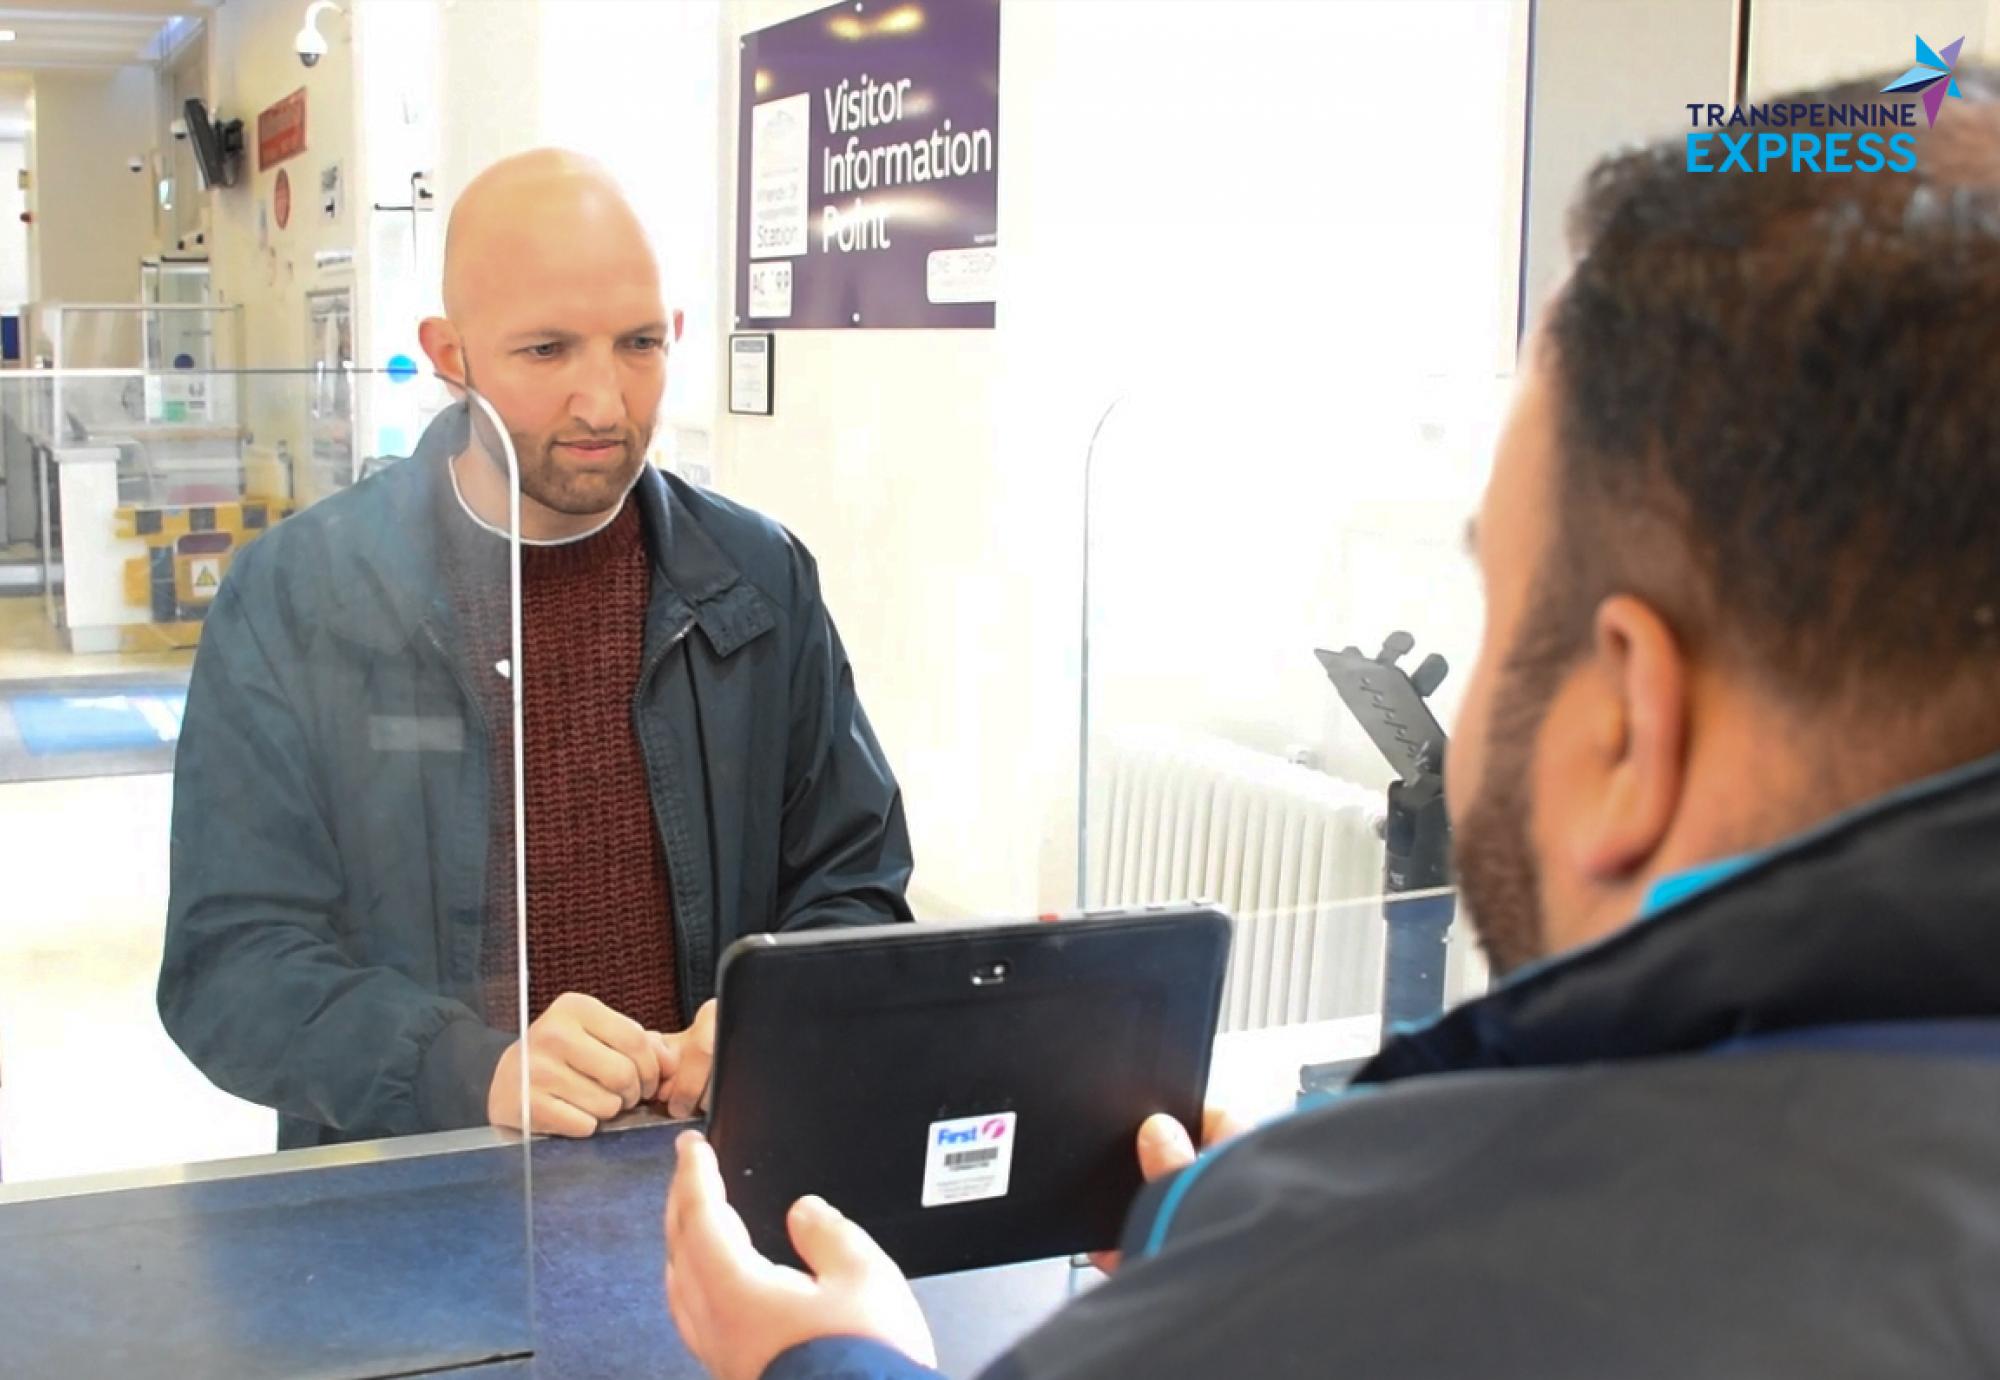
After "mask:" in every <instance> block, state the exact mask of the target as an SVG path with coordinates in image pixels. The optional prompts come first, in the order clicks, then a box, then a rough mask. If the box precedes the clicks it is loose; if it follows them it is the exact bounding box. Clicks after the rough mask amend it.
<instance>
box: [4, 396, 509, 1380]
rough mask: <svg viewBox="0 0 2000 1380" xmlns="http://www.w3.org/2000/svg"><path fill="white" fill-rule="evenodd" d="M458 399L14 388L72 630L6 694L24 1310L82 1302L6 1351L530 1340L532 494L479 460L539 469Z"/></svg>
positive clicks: (241, 1364) (170, 1353)
mask: <svg viewBox="0 0 2000 1380" xmlns="http://www.w3.org/2000/svg"><path fill="white" fill-rule="evenodd" d="M454 397H459V398H462V397H463V394H462V393H461V392H459V391H458V390H453V389H450V388H447V387H446V386H445V385H444V384H442V383H441V382H440V381H438V380H436V379H433V378H430V377H427V376H426V377H417V376H410V375H395V376H391V375H389V374H386V373H367V372H357V371H337V372H329V371H317V372H312V373H306V372H287V371H238V372H215V371H207V372H204V371H198V370H175V371H169V372H167V373H154V372H147V371H142V370H137V369H124V370H113V369H96V370H82V371H71V370H66V371H61V372H59V373H57V372H48V371H42V372H36V371H23V372H19V373H9V374H7V375H6V376H5V377H4V379H0V418H4V425H0V444H4V445H6V446H9V447H13V446H17V445H18V446H25V447H28V448H30V449H31V450H32V452H33V458H34V464H35V472H36V473H37V475H38V480H39V486H40V488H41V491H42V494H41V505H40V506H41V512H40V518H41V521H40V523H39V530H38V533H37V535H38V539H40V540H42V541H43V543H44V545H45V547H46V552H47V563H46V569H47V571H48V573H49V579H48V582H47V588H46V589H45V591H44V603H45V607H46V608H47V610H48V611H49V613H50V614H51V615H52V622H51V625H50V636H51V638H52V640H53V641H54V642H55V644H56V645H58V646H60V647H62V648H63V649H64V650H65V651H66V652H68V653H69V655H67V656H66V657H64V658H63V659H62V661H61V663H60V664H61V665H62V667H63V672H62V674H61V675H51V676H38V677H36V678H35V679H32V680H14V681H9V682H4V683H0V834H4V837H5V838H6V845H5V851H6V863H5V872H6V880H7V884H8V887H9V901H10V905H9V907H8V915H7V917H6V919H5V920H4V921H0V1294H5V1295H6V1296H8V1297H11V1298H16V1299H30V1298H32V1299H45V1298H49V1299H53V1300H57V1301H58V1302H54V1303H53V1304H52V1306H50V1307H47V1308H39V1307H38V1308H32V1309H26V1310H21V1311H20V1312H17V1313H16V1315H15V1318H14V1320H13V1321H10V1323H9V1324H8V1326H7V1328H5V1329H0V1373H5V1374H50V1373H61V1372H62V1371H64V1370H68V1371H70V1372H73V1373H79V1374H82V1373H95V1372H96V1371H98V1370H100V1369H102V1368H103V1366H104V1364H105V1363H106V1360H107V1358H112V1357H122V1358H125V1359H123V1360H121V1361H119V1363H118V1366H119V1368H120V1369H121V1370H122V1371H125V1372H126V1373H133V1374H146V1375H152V1374H160V1375H168V1374H176V1375H182V1374H223V1373H227V1374H232V1375H280V1374H295V1373H300V1372H302V1371H310V1372H311V1373H313V1374H320V1375H330V1376H347V1375H353V1376H360V1375H376V1374H383V1373H397V1374H402V1373H413V1372H417V1371H427V1370H430V1369H433V1368H436V1367H440V1366H446V1365H458V1364H469V1363H473V1362H479V1361H485V1360H488V1359H491V1358H494V1357H498V1356H506V1355H520V1354H525V1353H526V1352H528V1351H529V1350H531V1348H532V1339H533V1333H532V1307H531V1300H532V1295H531V1273H530V1268H529V1236H528V1203H527V1151H526V1147H525V1144H524V1142H523V1140H522V1138H521V1137H520V1136H519V1135H518V1134H517V1133H516V1132H514V1131H511V1130H504V1129H496V1128H494V1127H493V1126H490V1125H489V1124H488V1110H489V1098H490V1094H491V1092H492V1083H493V1081H494V1076H495V1067H496V1065H495V1061H496V1060H498V1059H499V1057H500V1055H501V1052H502V1051H503V1050H504V1049H505V1047H506V1046H508V1045H509V1044H511V1043H512V1042H513V1041H515V1040H516V1039H518V1038H519V1036H520V1032H521V1028H522V1027H521V1018H520V1010H521V1007H522V1005H523V1003H522V1001H521V999H520V993H521V989H522V985H523V982H524V977H525V970H524V966H523V961H522V956H521V955H522V944H521V936H522V929H521V917H520V915H519V913H518V909H517V907H516V905H515V904H514V902H515V897H516V887H517V881H518V877H519V865H518V862H517V858H516V855H517V851H518V847H519V841H520V838H521V830H520V829H519V828H518V827H517V823H516V820H517V814H516V806H517V800H518V796H517V788H518V772H517V771H516V769H515V765H514V754H513V744H514V741H515V738H514V734H513V733H512V731H511V725H512V721H513V717H514V712H515V703H516V696H515V694H514V692H513V689H512V686H511V684H510V682H509V679H508V674H507V673H508V668H509V666H510V665H511V663H512V662H513V660H514V659H515V658H516V657H517V656H518V648H519V635H518V631H517V624H516V621H515V609H516V608H517V606H518V605H517V603H516V600H515V598H514V583H513V582H514V572H515V571H516V570H517V569H518V544H517V543H516V542H515V541H514V540H512V539H511V537H510V536H509V535H508V534H509V532H511V531H512V530H513V527H514V525H515V522H516V517H515V514H514V512H513V510H512V508H511V505H509V504H508V503H506V502H505V500H504V498H503V500H502V502H501V504H500V506H499V508H498V509H497V511H492V512H484V513H482V514H481V517H482V520H483V522H484V524H485V529H484V530H482V527H481V526H480V525H478V524H475V523H474V522H473V521H472V520H471V519H470V518H469V517H468V516H467V514H466V513H465V511H464V510H463V508H462V507H461V506H460V502H459V500H458V499H457V498H456V497H455V495H454V486H453V482H452V477H451V473H450V470H449V468H448V461H449V460H450V459H451V457H454V456H458V455H465V456H466V457H467V459H466V465H467V466H468V467H469V468H471V469H473V470H474V471H475V472H476V473H475V475H474V477H475V479H477V478H478V477H479V474H481V473H484V474H485V475H486V478H485V479H482V480H480V483H481V484H483V485H484V487H485V488H488V489H491V490H494V491H497V492H499V493H500V494H502V495H505V494H506V493H507V492H509V490H510V488H511V474H512V469H513V459H512V454H511V446H510V445H509V444H508V442H507V439H506V436H505V432H504V430H502V429H500V428H497V427H491V426H489V427H485V428H483V429H475V428H473V427H471V426H470V424H469V419H468V408H480V409H484V406H485V405H484V404H483V402H480V401H479V400H477V399H472V400H470V401H469V402H468V401H459V402H454ZM427 428H428V429H429V430H430V431H431V433H432V434H431V438H430V440H429V441H428V442H426V452H427V456H428V458H426V459H420V460H408V461H402V462H400V463H399V462H398V460H397V458H396V455H397V453H398V452H408V451H410V450H411V449H413V448H415V447H416V446H417V444H418V441H419V438H420V437H423V436H424V435H425V432H426V429H427ZM475 435H478V436H481V437H483V438H485V440H486V444H485V445H484V446H481V445H479V444H476V443H475V442H474V440H473V437H474V436H475ZM480 467H483V470H481V469H480ZM363 473H373V475H374V477H373V478H372V479H370V480H368V481H367V482H366V483H365V484H360V485H357V482H356V480H357V476H359V475H361V474H363ZM169 771H171V773H172V774H171V775H168V772H169Z"/></svg>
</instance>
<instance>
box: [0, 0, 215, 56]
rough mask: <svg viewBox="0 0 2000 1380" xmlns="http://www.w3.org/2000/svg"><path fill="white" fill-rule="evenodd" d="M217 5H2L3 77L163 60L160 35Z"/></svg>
mask: <svg viewBox="0 0 2000 1380" xmlns="http://www.w3.org/2000/svg"><path fill="white" fill-rule="evenodd" d="M211 8H213V2H212V0H39V3H36V4H29V5H7V4H0V29H12V30H13V31H14V41H13V42H12V43H0V72H21V71H44V70H48V69H51V68H56V69H60V68H110V67H122V66H124V65H125V64H127V63H131V62H146V61H150V60H151V59H154V58H156V57H158V56H159V55H160V54H159V42H158V40H159V37H160V31H161V30H162V29H163V28H164V27H165V26H166V25H167V23H168V22H169V21H170V20H172V19H174V18H176V17H183V16H184V17H190V18H191V17H194V16H196V15H199V14H200V13H201V12H202V11H204V10H208V9H211Z"/></svg>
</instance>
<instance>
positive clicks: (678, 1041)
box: [648, 997, 715, 1118]
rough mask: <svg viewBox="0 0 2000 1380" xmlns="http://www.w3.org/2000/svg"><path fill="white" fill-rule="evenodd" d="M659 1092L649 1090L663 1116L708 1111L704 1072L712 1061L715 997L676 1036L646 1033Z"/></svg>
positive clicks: (706, 1075)
mask: <svg viewBox="0 0 2000 1380" xmlns="http://www.w3.org/2000/svg"><path fill="white" fill-rule="evenodd" d="M650 1038H651V1041H652V1048H653V1057H654V1065H655V1067H656V1068H657V1069H658V1071H659V1091H658V1093H656V1094H652V1093H649V1094H648V1096H649V1097H656V1098H657V1100H658V1101H660V1102H662V1103H664V1104H665V1106H666V1109H667V1115H668V1116H670V1117H675V1118H681V1117H691V1116H693V1115H695V1114H696V1113H697V1112H705V1111H707V1110H708V1073H709V1070H710V1068H712V1067H713V1066H714V1064H715V999H714V998H713V997H711V998H709V999H708V1000H707V1001H705V1002H703V1003H702V1004H701V1010H699V1011H697V1012H695V1013H694V1024H693V1025H691V1026H689V1027H688V1028H687V1029H686V1030H683V1031H681V1032H680V1033H679V1034H678V1035H662V1034H660V1033H659V1032H658V1031H652V1032H650Z"/></svg>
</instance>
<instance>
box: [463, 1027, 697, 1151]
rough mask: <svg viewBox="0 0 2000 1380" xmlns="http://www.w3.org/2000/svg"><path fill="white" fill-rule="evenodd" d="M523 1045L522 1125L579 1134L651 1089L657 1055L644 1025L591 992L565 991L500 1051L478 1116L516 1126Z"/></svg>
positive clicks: (657, 1081)
mask: <svg viewBox="0 0 2000 1380" xmlns="http://www.w3.org/2000/svg"><path fill="white" fill-rule="evenodd" d="M524 1046H525V1049H526V1054H525V1057H526V1059H527V1061H528V1097H529V1111H530V1112H531V1113H532V1114H533V1115H532V1116H531V1117H530V1118H529V1119H528V1122H527V1129H529V1130H532V1131H537V1132H547V1133H549V1134H551V1135H558V1136H587V1135H590V1134H591V1133H592V1132H594V1131H596V1130H597V1128H598V1126H599V1125H600V1124H601V1123H603V1122H606V1121H609V1120H611V1118H613V1117H615V1116H617V1115H618V1114H619V1113H620V1112H624V1111H630V1110H631V1109H632V1108H634V1107H636V1106H638V1105H639V1104H640V1103H641V1102H644V1101H647V1100H649V1099H651V1098H652V1097H653V1096H654V1095H655V1094H656V1093H657V1092H658V1091H659V1086H660V1061H659V1058H658V1056H657V1053H656V1052H655V1050H654V1048H653V1044H652V1042H651V1041H650V1040H649V1039H648V1038H647V1035H646V1028H645V1027H644V1026H642V1025H640V1024H639V1023H638V1022H637V1021H635V1020H633V1019H631V1018H630V1017H629V1016H621V1015H619V1014H618V1013H617V1012H616V1011H613V1010H612V1009H611V1008H610V1007H608V1006H606V1005H605V1004H604V1003H603V1002H601V1001H599V1000H598V999H597V998H596V997H589V996H585V995H584V994H583V993H581V992H565V993H563V994H562V995H561V996H559V997H557V998H556V999H555V1000H554V1001H552V1002H550V1003H549V1009H548V1010H546V1011H544V1012H543V1013H542V1014H541V1015H540V1016H538V1017H536V1018H535V1021H534V1023H533V1024H532V1025H530V1026H529V1027H528V1033H527V1037H526V1039H524V1040H516V1041H515V1042H514V1043H513V1044H511V1045H509V1046H508V1047H507V1052H506V1053H505V1054H503V1055H501V1056H500V1066H499V1067H498V1068H496V1069H495V1070H494V1071H493V1082H492V1085H491V1086H490V1087H488V1088H487V1090H486V1119H487V1120H488V1121H490V1122H492V1123H493V1124H494V1125H495V1126H506V1127H510V1128H512V1129H513V1130H517V1131H518V1130H520V1129H522V1126H523V1122H522V1117H521V1060H522V1058H523V1057H524V1055H523V1047H524Z"/></svg>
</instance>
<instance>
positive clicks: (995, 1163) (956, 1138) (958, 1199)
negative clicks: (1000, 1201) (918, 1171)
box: [919, 1112, 1015, 1208]
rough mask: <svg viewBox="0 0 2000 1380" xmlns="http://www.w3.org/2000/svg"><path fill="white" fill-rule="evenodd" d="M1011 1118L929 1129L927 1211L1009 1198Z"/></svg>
mask: <svg viewBox="0 0 2000 1380" xmlns="http://www.w3.org/2000/svg"><path fill="white" fill-rule="evenodd" d="M1014 1140H1015V1124H1014V1113H1013V1112H989V1113H987V1114H985V1115H983V1116H955V1117H952V1118H951V1119H950V1120H948V1121H933V1122H932V1123H931V1124H930V1128H929V1132H928V1135H927V1138H926V1145H925V1148H924V1184H923V1193H922V1194H921V1196H920V1198H919V1201H920V1202H922V1204H923V1205H924V1206H925V1207H927V1208H932V1207H947V1206H949V1205H951V1204H953V1203H977V1202H980V1201H982V1200H985V1199H989V1198H1004V1197H1006V1196H1007V1182H1008V1180H1009V1179H1010V1178H1011V1177H1012V1176H1013V1169H1014Z"/></svg>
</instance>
